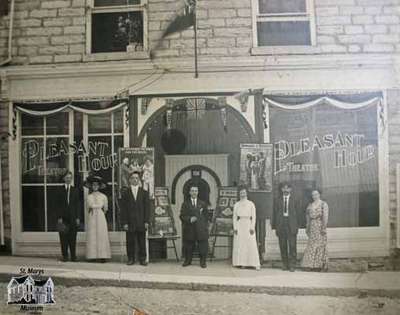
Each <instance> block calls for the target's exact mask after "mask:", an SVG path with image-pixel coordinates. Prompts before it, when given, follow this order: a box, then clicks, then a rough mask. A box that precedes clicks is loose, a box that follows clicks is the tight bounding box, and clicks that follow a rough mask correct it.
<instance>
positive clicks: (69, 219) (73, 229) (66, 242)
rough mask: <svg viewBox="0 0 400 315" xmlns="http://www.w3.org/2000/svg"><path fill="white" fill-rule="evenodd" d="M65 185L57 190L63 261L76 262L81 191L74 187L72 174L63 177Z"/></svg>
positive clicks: (68, 172)
mask: <svg viewBox="0 0 400 315" xmlns="http://www.w3.org/2000/svg"><path fill="white" fill-rule="evenodd" d="M63 181H64V185H62V186H61V187H60V188H59V189H58V190H57V205H56V208H57V218H58V222H57V230H58V232H59V235H60V245H61V253H62V258H61V261H68V249H69V253H70V255H71V261H76V234H77V231H78V227H79V225H80V220H79V213H80V210H81V201H80V197H79V191H78V189H77V188H75V187H74V186H73V185H72V172H71V171H67V172H66V173H65V174H64V175H63Z"/></svg>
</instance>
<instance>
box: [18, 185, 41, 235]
mask: <svg viewBox="0 0 400 315" xmlns="http://www.w3.org/2000/svg"><path fill="white" fill-rule="evenodd" d="M44 213H45V212H44V188H43V187H32V186H23V187H22V222H23V230H24V231H25V232H28V231H40V232H44V222H45V221H44Z"/></svg>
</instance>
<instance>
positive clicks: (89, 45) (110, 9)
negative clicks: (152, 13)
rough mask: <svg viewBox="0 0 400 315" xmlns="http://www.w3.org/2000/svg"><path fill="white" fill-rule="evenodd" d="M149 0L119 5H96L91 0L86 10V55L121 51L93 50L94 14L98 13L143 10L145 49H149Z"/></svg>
mask: <svg viewBox="0 0 400 315" xmlns="http://www.w3.org/2000/svg"><path fill="white" fill-rule="evenodd" d="M147 4H148V0H141V3H140V4H132V5H118V6H102V7H95V6H94V0H89V3H88V10H87V12H86V55H102V54H103V55H104V54H106V55H108V54H111V55H113V54H114V55H115V54H118V53H119V54H120V53H127V52H125V51H121V52H104V53H102V52H100V53H95V52H92V15H94V14H97V13H129V12H143V13H142V16H143V51H147V50H148V16H147V14H148V12H147Z"/></svg>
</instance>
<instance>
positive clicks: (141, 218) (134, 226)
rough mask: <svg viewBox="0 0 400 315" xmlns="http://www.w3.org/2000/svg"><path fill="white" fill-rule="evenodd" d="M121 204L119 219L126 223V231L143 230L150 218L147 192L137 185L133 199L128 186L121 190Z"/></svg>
mask: <svg viewBox="0 0 400 315" xmlns="http://www.w3.org/2000/svg"><path fill="white" fill-rule="evenodd" d="M121 206H122V209H121V221H122V224H123V225H125V224H128V231H129V232H135V231H137V232H144V231H145V226H144V224H145V223H149V220H150V199H149V193H148V192H147V191H145V190H143V188H142V187H139V188H138V192H137V196H136V200H135V198H134V196H133V193H132V190H131V187H130V186H129V187H127V188H126V189H124V190H123V191H122V195H121Z"/></svg>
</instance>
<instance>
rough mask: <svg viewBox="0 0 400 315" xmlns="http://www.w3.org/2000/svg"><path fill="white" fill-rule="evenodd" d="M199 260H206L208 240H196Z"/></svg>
mask: <svg viewBox="0 0 400 315" xmlns="http://www.w3.org/2000/svg"><path fill="white" fill-rule="evenodd" d="M198 246H199V255H200V261H206V259H207V255H208V240H200V241H198Z"/></svg>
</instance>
